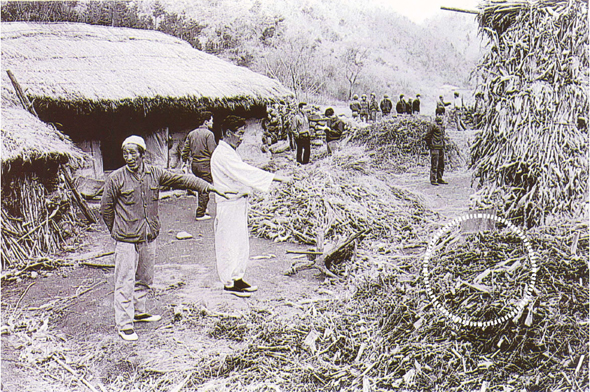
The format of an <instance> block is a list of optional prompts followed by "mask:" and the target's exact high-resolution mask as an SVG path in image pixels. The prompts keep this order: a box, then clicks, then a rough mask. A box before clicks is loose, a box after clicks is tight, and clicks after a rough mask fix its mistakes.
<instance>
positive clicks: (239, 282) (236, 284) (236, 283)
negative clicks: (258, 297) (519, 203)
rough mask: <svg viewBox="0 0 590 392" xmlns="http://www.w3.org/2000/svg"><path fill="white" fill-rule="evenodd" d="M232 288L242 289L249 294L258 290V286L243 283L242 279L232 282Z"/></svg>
mask: <svg viewBox="0 0 590 392" xmlns="http://www.w3.org/2000/svg"><path fill="white" fill-rule="evenodd" d="M234 287H237V288H238V289H242V290H243V291H245V292H247V293H251V292H253V291H256V290H258V286H251V285H249V284H248V283H246V282H244V281H243V280H242V279H238V280H234Z"/></svg>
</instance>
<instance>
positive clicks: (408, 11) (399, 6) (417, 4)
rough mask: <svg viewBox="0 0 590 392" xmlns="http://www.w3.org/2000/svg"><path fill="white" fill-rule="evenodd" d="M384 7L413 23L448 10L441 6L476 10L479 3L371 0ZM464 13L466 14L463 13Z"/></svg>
mask: <svg viewBox="0 0 590 392" xmlns="http://www.w3.org/2000/svg"><path fill="white" fill-rule="evenodd" d="M373 1H374V2H375V3H377V4H379V5H381V6H383V7H384V8H388V9H391V10H392V11H395V12H396V13H398V14H401V15H404V16H406V17H408V18H409V19H410V20H411V21H412V22H414V23H418V24H420V23H422V22H424V20H425V19H427V18H430V17H433V16H436V15H437V14H441V13H445V12H450V11H444V10H441V9H440V7H441V6H445V7H453V8H461V9H469V10H476V9H477V5H478V4H479V3H480V2H479V1H477V0H373ZM465 15H466V14H465Z"/></svg>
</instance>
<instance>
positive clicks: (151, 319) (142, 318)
mask: <svg viewBox="0 0 590 392" xmlns="http://www.w3.org/2000/svg"><path fill="white" fill-rule="evenodd" d="M133 320H134V321H135V322H140V321H142V322H147V323H150V322H154V321H160V320H162V316H160V315H158V314H154V315H152V314H147V313H144V314H137V315H135V317H134V318H133Z"/></svg>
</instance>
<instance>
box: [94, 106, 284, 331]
mask: <svg viewBox="0 0 590 392" xmlns="http://www.w3.org/2000/svg"><path fill="white" fill-rule="evenodd" d="M210 120H211V113H205V121H204V123H203V125H202V126H200V127H199V128H197V129H195V130H194V131H192V132H190V133H189V136H188V137H187V140H186V142H185V146H184V147H185V148H184V149H183V155H182V156H183V159H185V160H192V163H191V168H192V170H193V173H194V174H195V175H194V176H193V175H190V174H178V173H173V172H171V171H169V170H166V169H162V168H160V167H157V166H153V165H150V164H148V163H147V162H145V161H144V157H145V153H146V143H145V140H144V139H143V138H142V137H140V136H137V135H132V136H130V137H128V138H127V139H125V140H124V141H123V144H122V146H121V148H122V152H123V159H124V160H125V166H123V167H121V168H119V169H117V170H115V171H114V172H113V173H112V174H111V175H110V176H109V177H108V179H107V180H106V182H105V186H104V193H103V197H102V200H101V213H102V217H103V220H104V222H105V224H106V226H107V228H108V230H109V231H110V233H111V237H112V238H113V239H114V240H115V277H114V280H115V290H114V310H115V322H116V326H117V330H118V333H119V335H120V336H121V338H122V339H124V340H127V341H133V340H137V339H138V336H137V333H136V332H135V330H134V324H135V323H139V322H154V321H158V320H160V319H161V316H159V315H154V314H150V313H148V312H147V306H146V300H147V294H148V292H149V289H150V286H151V285H152V284H153V279H154V265H155V260H156V251H157V247H156V243H155V240H156V238H157V237H158V234H159V232H160V219H159V214H158V200H159V191H160V189H161V188H162V187H172V188H180V189H190V190H194V191H198V192H199V206H198V208H197V212H196V218H197V220H203V219H210V216H209V215H207V214H206V209H207V202H208V193H210V192H214V193H216V194H217V198H216V201H217V211H216V218H215V223H214V231H215V255H216V260H217V263H216V265H217V272H218V275H219V278H220V280H221V282H222V283H223V286H224V290H225V291H227V292H229V293H231V294H234V295H236V296H239V297H248V296H250V295H251V293H252V292H253V291H256V290H257V287H256V286H252V285H250V284H248V283H246V282H245V281H244V280H243V277H244V274H245V271H246V265H247V262H248V259H249V240H248V221H247V218H248V196H249V195H250V193H251V192H252V190H258V191H263V192H268V191H269V189H270V184H271V183H272V182H273V181H281V182H290V181H292V178H291V177H289V176H281V175H278V174H273V173H270V172H267V171H264V170H261V169H258V168H256V167H254V166H251V165H248V164H246V163H245V162H243V161H242V159H241V158H240V156H239V155H238V153H237V152H236V149H237V148H238V146H239V145H240V143H241V142H242V137H243V133H244V129H245V125H246V122H245V120H244V119H243V118H241V117H237V116H232V115H230V116H228V117H227V118H226V119H225V120H224V121H223V122H222V124H221V140H220V141H219V143H218V144H217V143H215V137H214V136H213V133H212V132H211V129H210V124H211V122H210ZM206 217H209V218H206Z"/></svg>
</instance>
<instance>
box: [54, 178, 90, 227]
mask: <svg viewBox="0 0 590 392" xmlns="http://www.w3.org/2000/svg"><path fill="white" fill-rule="evenodd" d="M62 173H63V175H64V179H65V180H66V183H67V184H68V187H69V188H70V189H71V190H72V193H73V194H74V199H75V200H76V203H77V204H78V206H79V207H80V209H81V210H82V213H83V214H84V216H85V217H86V219H88V222H90V223H96V218H95V217H94V214H92V212H90V210H89V209H88V205H87V204H86V202H85V201H84V200H83V199H82V197H81V196H80V194H79V193H78V190H77V189H76V186H75V185H74V182H73V181H72V177H71V176H70V172H69V170H68V168H67V167H65V166H62Z"/></svg>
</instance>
